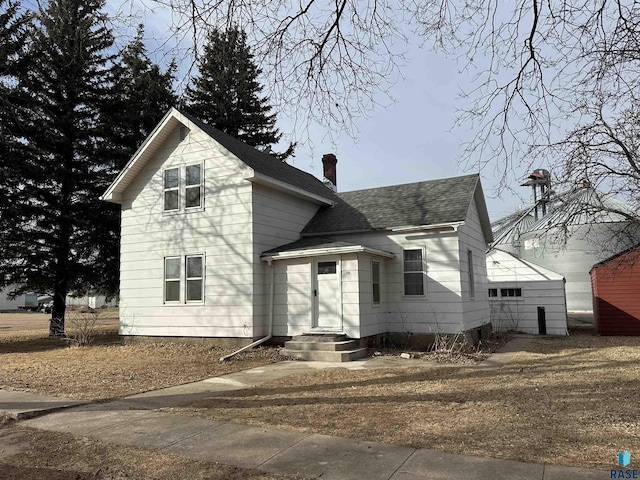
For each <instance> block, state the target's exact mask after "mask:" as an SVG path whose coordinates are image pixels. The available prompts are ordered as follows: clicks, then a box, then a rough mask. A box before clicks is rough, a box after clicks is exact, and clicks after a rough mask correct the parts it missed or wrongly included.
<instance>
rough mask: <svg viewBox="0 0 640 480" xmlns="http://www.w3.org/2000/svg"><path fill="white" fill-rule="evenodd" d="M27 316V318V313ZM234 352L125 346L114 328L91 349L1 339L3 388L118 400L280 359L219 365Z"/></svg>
mask: <svg viewBox="0 0 640 480" xmlns="http://www.w3.org/2000/svg"><path fill="white" fill-rule="evenodd" d="M23 315H26V314H23ZM232 351H233V349H229V348H212V347H206V346H202V345H186V344H171V343H167V344H140V345H123V344H122V343H121V342H120V339H119V337H118V334H117V327H116V326H114V325H106V326H105V325H102V326H100V327H99V328H98V329H97V335H96V337H95V340H94V342H93V344H92V345H91V346H89V347H74V346H70V345H69V342H68V341H67V340H64V339H60V338H49V337H48V325H46V326H45V327H44V329H43V328H42V327H41V328H40V329H39V330H38V329H36V330H26V331H12V332H9V333H3V334H2V335H1V336H0V355H2V362H0V388H3V389H8V390H19V391H25V392H33V393H38V394H41V395H51V396H58V397H67V398H72V399H79V400H96V399H110V398H119V397H123V396H127V395H132V394H135V393H141V392H146V391H149V390H156V389H159V388H164V387H170V386H174V385H180V384H184V383H189V382H194V381H198V380H202V379H205V378H210V377H216V376H219V375H223V374H227V373H232V372H237V371H240V370H245V369H248V368H252V367H256V366H260V365H265V364H267V363H273V362H276V361H279V360H280V357H279V356H278V353H277V350H276V349H275V348H258V349H255V350H250V351H247V352H246V353H242V354H239V355H238V356H237V357H234V358H233V359H232V360H231V361H228V362H225V363H220V362H219V361H218V359H219V358H220V357H221V356H222V355H226V354H229V353H231V352H232Z"/></svg>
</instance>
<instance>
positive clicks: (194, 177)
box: [163, 164, 204, 212]
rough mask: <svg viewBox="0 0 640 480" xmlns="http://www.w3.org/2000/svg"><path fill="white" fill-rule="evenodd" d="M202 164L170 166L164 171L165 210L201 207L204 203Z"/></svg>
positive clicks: (176, 210)
mask: <svg viewBox="0 0 640 480" xmlns="http://www.w3.org/2000/svg"><path fill="white" fill-rule="evenodd" d="M202 170H203V169H202V164H195V165H187V166H185V167H175V168H168V169H166V170H165V171H164V173H163V190H164V211H165V212H179V211H181V210H182V211H186V210H193V209H200V208H202V206H203V205H204V198H203V197H204V188H203V180H204V175H203V172H202Z"/></svg>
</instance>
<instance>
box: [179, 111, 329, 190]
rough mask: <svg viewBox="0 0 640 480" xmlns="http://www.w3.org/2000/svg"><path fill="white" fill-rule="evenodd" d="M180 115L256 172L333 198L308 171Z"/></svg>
mask: <svg viewBox="0 0 640 480" xmlns="http://www.w3.org/2000/svg"><path fill="white" fill-rule="evenodd" d="M182 115H184V116H185V117H186V118H188V119H189V120H190V121H191V122H193V123H194V124H195V125H197V126H198V128H200V129H201V130H202V131H204V132H205V133H206V134H207V135H209V136H210V137H211V138H213V139H214V140H215V141H216V142H218V143H219V144H220V145H222V146H223V147H224V148H226V149H227V150H229V151H230V152H231V153H233V154H234V155H235V156H236V157H238V158H239V159H240V160H242V161H243V162H244V163H245V164H246V165H247V166H248V167H251V168H252V169H253V170H255V171H256V172H258V173H261V174H263V175H266V176H267V177H270V178H273V179H275V180H279V181H281V182H284V183H287V184H289V185H292V186H294V187H297V188H300V189H302V190H305V191H307V192H310V193H314V194H316V195H318V196H320V197H323V198H326V199H327V200H335V198H334V197H335V194H334V192H333V191H332V190H331V189H330V188H328V187H327V186H326V185H325V184H324V183H322V181H320V180H319V179H318V178H316V177H314V176H313V175H311V174H310V173H307V172H304V171H302V170H299V169H297V168H296V167H294V166H291V165H289V164H288V163H287V162H283V161H281V160H278V159H277V158H276V157H274V156H273V155H270V154H268V153H265V152H261V151H260V150H257V149H255V148H254V147H252V146H250V145H247V144H246V143H244V142H242V141H240V140H238V139H237V138H235V137H232V136H231V135H229V134H227V133H224V132H223V131H221V130H218V129H217V128H214V127H212V126H210V125H207V124H206V123H204V122H203V121H201V120H199V119H197V118H195V117H194V116H192V115H189V114H187V113H182Z"/></svg>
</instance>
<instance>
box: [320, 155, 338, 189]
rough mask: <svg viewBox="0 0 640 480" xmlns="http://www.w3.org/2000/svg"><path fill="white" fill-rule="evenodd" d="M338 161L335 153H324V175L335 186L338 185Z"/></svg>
mask: <svg viewBox="0 0 640 480" xmlns="http://www.w3.org/2000/svg"><path fill="white" fill-rule="evenodd" d="M337 163H338V159H337V158H336V156H335V155H334V154H333V153H325V154H324V155H322V167H323V171H324V173H323V175H324V178H326V179H327V180H329V181H330V182H331V183H333V186H334V187H337V186H338V184H337V183H336V164H337Z"/></svg>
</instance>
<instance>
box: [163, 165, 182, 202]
mask: <svg viewBox="0 0 640 480" xmlns="http://www.w3.org/2000/svg"><path fill="white" fill-rule="evenodd" d="M179 208H180V169H179V168H169V169H167V170H165V171H164V211H165V212H167V211H170V210H178V209H179Z"/></svg>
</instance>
